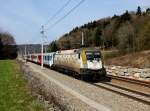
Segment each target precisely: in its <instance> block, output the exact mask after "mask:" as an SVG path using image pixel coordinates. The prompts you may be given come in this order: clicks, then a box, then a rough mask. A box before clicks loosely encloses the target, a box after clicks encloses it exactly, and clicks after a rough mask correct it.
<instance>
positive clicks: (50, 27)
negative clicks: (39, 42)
mask: <svg viewBox="0 0 150 111" xmlns="http://www.w3.org/2000/svg"><path fill="white" fill-rule="evenodd" d="M84 1H85V0H81V1H80V2H79V3H78V4H77V5H75V6H74V7H73V8H72V9H71V10H70V11H69V12H68V13H66V14H65V15H64V16H62V17H61V18H60V19H58V20H57V21H56V22H55V23H54V24H52V25H51V26H49V27H48V28H47V29H46V31H48V30H50V29H52V28H53V27H54V26H55V25H57V24H58V23H59V22H61V21H62V20H63V19H65V18H66V17H67V16H68V15H69V14H71V13H72V12H73V11H74V10H75V9H76V8H78V7H79V6H80V5H81V4H82V3H83V2H84Z"/></svg>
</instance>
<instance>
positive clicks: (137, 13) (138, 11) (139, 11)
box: [136, 6, 142, 15]
mask: <svg viewBox="0 0 150 111" xmlns="http://www.w3.org/2000/svg"><path fill="white" fill-rule="evenodd" d="M136 15H142V11H141V7H140V6H138V8H137V12H136Z"/></svg>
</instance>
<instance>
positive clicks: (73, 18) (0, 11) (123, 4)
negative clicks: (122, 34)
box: [0, 0, 150, 44]
mask: <svg viewBox="0 0 150 111" xmlns="http://www.w3.org/2000/svg"><path fill="white" fill-rule="evenodd" d="M67 1H68V0H0V4H1V6H0V30H3V31H8V32H10V33H11V34H12V35H13V36H14V37H15V39H16V42H17V43H18V44H24V43H40V42H41V34H40V29H41V25H42V24H44V23H46V22H47V20H48V19H49V18H50V17H51V16H52V15H53V14H55V12H56V11H57V10H59V9H60V7H62V6H63V4H65V3H66V2H67ZM79 1H80V0H72V1H71V2H70V3H69V4H68V6H67V7H66V8H65V9H64V10H63V11H62V12H61V13H60V14H59V15H57V16H56V17H55V18H54V19H53V20H51V21H50V22H49V24H48V25H47V27H51V25H52V24H53V23H54V22H56V21H57V20H58V19H59V18H61V17H62V16H63V15H65V14H66V13H67V12H68V11H69V10H70V9H71V8H72V7H73V6H75V5H76V4H77V3H78V2H79ZM137 6H141V7H143V6H150V1H149V0H85V2H83V4H81V5H80V6H79V7H78V8H77V9H76V10H75V11H73V12H72V13H71V14H70V15H69V16H67V17H66V18H65V19H64V20H62V21H61V22H60V23H59V24H57V25H56V26H55V27H53V28H52V29H50V30H48V31H47V32H46V35H47V37H48V40H47V41H48V42H51V41H52V40H55V39H58V38H59V37H60V36H62V35H63V34H65V33H66V32H69V31H70V30H72V29H73V28H74V27H76V26H80V25H82V24H84V23H88V22H90V21H93V20H97V19H100V18H104V17H108V16H113V15H114V14H122V13H123V12H125V10H129V11H133V10H136V8H137Z"/></svg>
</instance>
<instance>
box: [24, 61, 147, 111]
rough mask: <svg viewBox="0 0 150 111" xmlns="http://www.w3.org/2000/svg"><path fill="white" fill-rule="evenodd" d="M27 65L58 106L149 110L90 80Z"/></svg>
mask: <svg viewBox="0 0 150 111" xmlns="http://www.w3.org/2000/svg"><path fill="white" fill-rule="evenodd" d="M27 66H28V68H27ZM27 66H26V68H25V70H26V72H25V73H28V74H30V75H32V76H34V77H35V78H38V79H39V82H40V83H42V84H43V86H42V89H43V90H44V92H46V94H47V95H49V96H50V97H51V98H53V99H54V101H55V103H56V104H58V105H59V106H60V108H61V109H62V110H65V111H66V110H68V111H74V110H75V111H96V110H102V109H103V108H104V109H105V110H113V111H149V109H150V105H148V104H144V103H141V102H139V101H136V100H133V99H131V98H128V97H125V96H122V95H119V94H116V93H113V92H110V91H108V90H105V89H101V88H98V87H96V86H93V85H92V84H89V83H86V82H83V81H81V80H77V79H74V78H72V77H69V76H66V75H63V74H60V73H59V72H55V71H53V70H50V69H47V68H45V69H44V70H42V71H41V70H40V66H38V65H36V64H33V63H27ZM29 69H30V71H29ZM43 75H46V76H43ZM48 78H51V79H48ZM53 80H56V81H58V82H59V84H61V85H58V84H56V82H55V81H53ZM61 86H65V87H67V88H68V89H70V90H67V91H66V90H65V88H62V87H61ZM69 91H70V92H69ZM72 91H73V92H75V94H80V95H79V97H81V98H82V99H83V98H84V99H85V100H88V102H87V101H84V100H82V99H80V98H79V97H76V96H75V94H74V93H73V92H72ZM89 101H90V102H91V104H90V102H89ZM100 107H101V108H100ZM102 111H103V110H102Z"/></svg>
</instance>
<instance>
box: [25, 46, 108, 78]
mask: <svg viewBox="0 0 150 111" xmlns="http://www.w3.org/2000/svg"><path fill="white" fill-rule="evenodd" d="M25 58H26V59H27V61H30V62H34V63H37V64H40V65H41V63H42V54H41V53H39V54H34V53H33V54H28V55H26V57H25ZM43 64H44V65H46V66H49V67H50V68H51V69H56V70H61V71H65V72H69V73H70V74H72V75H73V76H74V77H79V78H81V79H83V80H98V79H99V78H100V77H105V76H106V70H105V68H104V64H103V58H102V54H101V52H100V51H99V50H89V49H72V50H61V51H56V52H51V53H43Z"/></svg>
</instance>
